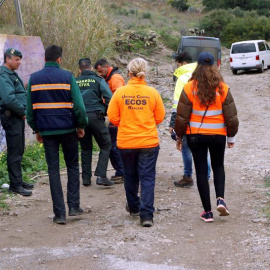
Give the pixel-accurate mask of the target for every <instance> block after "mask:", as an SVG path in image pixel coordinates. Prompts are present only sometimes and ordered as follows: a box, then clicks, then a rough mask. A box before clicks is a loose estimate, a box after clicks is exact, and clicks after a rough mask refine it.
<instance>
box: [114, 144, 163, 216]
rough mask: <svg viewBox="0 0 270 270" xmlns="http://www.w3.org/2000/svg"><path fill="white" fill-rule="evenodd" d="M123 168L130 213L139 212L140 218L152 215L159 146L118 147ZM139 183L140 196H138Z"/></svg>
mask: <svg viewBox="0 0 270 270" xmlns="http://www.w3.org/2000/svg"><path fill="white" fill-rule="evenodd" d="M119 152H120V154H121V157H122V161H123V165H124V170H125V190H126V197H127V203H128V207H129V209H130V211H131V212H132V213H138V212H140V218H141V219H142V220H151V219H153V216H154V211H155V208H154V190H155V179H156V162H157V157H158V153H159V146H157V147H153V148H143V149H119ZM139 184H141V198H139V196H138V192H139Z"/></svg>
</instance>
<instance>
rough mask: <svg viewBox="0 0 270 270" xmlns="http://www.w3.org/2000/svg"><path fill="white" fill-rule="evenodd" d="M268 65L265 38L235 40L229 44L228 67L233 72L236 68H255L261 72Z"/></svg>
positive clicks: (235, 72) (269, 53)
mask: <svg viewBox="0 0 270 270" xmlns="http://www.w3.org/2000/svg"><path fill="white" fill-rule="evenodd" d="M268 67H270V48H269V46H268V44H267V43H266V41H265V40H248V41H241V42H235V43H233V44H232V46H231V52H230V68H231V70H232V73H233V74H235V75H236V74H237V71H238V70H249V69H257V70H259V72H261V73H262V72H263V71H264V69H266V68H268Z"/></svg>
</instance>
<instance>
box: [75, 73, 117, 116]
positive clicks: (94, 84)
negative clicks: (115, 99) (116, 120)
mask: <svg viewBox="0 0 270 270" xmlns="http://www.w3.org/2000/svg"><path fill="white" fill-rule="evenodd" d="M76 81H77V84H78V86H79V88H80V90H81V93H82V97H83V101H84V105H85V109H86V112H93V111H102V112H103V113H104V114H105V113H106V111H107V107H108V104H109V102H110V99H111V97H112V92H111V90H110V88H109V86H108V84H107V83H106V82H105V80H104V79H103V78H101V77H100V76H98V75H97V74H96V73H95V72H93V71H91V70H84V71H83V72H82V73H81V76H80V77H78V78H76ZM103 99H104V100H105V103H104V102H103Z"/></svg>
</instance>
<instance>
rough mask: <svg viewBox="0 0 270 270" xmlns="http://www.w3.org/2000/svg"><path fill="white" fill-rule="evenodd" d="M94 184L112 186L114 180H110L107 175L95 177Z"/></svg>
mask: <svg viewBox="0 0 270 270" xmlns="http://www.w3.org/2000/svg"><path fill="white" fill-rule="evenodd" d="M96 184H97V185H99V186H113V185H114V182H112V181H111V180H110V179H108V178H107V177H99V176H98V177H97V181H96Z"/></svg>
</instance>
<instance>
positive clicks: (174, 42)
mask: <svg viewBox="0 0 270 270" xmlns="http://www.w3.org/2000/svg"><path fill="white" fill-rule="evenodd" d="M159 34H160V36H161V40H162V42H163V44H164V45H165V46H166V47H168V48H170V49H172V50H173V51H176V50H177V48H178V45H179V36H174V35H173V34H172V32H171V31H170V30H169V29H163V30H161V31H160V32H159Z"/></svg>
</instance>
